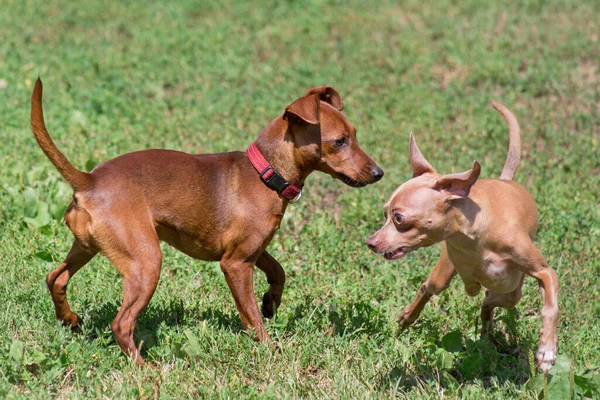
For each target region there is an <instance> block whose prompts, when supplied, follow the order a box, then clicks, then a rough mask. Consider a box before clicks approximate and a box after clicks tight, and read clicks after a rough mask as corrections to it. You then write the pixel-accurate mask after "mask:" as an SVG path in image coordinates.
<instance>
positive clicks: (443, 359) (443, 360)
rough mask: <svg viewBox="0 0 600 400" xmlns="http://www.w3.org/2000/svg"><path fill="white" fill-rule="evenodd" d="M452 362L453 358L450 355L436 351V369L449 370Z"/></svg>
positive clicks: (442, 350) (441, 350)
mask: <svg viewBox="0 0 600 400" xmlns="http://www.w3.org/2000/svg"><path fill="white" fill-rule="evenodd" d="M453 362H454V356H453V355H452V353H450V352H448V351H446V350H444V349H437V367H438V368H439V369H441V370H449V369H452V364H453Z"/></svg>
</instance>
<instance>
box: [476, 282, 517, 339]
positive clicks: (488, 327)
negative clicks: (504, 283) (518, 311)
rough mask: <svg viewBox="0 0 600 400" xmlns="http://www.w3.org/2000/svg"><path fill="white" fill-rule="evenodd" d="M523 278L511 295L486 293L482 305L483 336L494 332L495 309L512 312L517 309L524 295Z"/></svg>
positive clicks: (489, 291)
mask: <svg viewBox="0 0 600 400" xmlns="http://www.w3.org/2000/svg"><path fill="white" fill-rule="evenodd" d="M524 278H525V275H523V277H522V278H521V282H520V283H519V286H518V287H517V288H516V289H515V290H514V291H512V292H510V293H494V292H492V291H491V290H486V291H485V298H484V299H483V304H482V305H481V334H482V335H486V334H488V333H492V331H493V330H494V308H496V307H502V308H506V309H507V310H510V309H512V308H515V307H516V305H517V304H519V301H520V300H521V295H522V290H521V288H522V286H523V279H524Z"/></svg>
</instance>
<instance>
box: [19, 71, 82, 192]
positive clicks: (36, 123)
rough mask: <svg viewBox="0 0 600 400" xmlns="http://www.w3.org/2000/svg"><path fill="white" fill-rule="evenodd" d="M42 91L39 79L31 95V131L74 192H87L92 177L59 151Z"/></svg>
mask: <svg viewBox="0 0 600 400" xmlns="http://www.w3.org/2000/svg"><path fill="white" fill-rule="evenodd" d="M42 90H43V89H42V81H41V80H40V78H38V80H37V81H36V82H35V87H34V88H33V94H32V95H31V129H32V130H33V134H34V135H35V139H36V140H37V142H38V144H39V145H40V147H41V148H42V150H43V151H44V153H45V154H46V157H48V158H49V159H50V161H51V162H52V164H54V166H55V167H56V169H58V172H60V174H61V175H62V176H64V178H65V179H66V180H67V181H68V182H69V183H70V184H71V187H73V190H75V191H77V190H85V189H86V188H88V187H89V186H90V185H91V184H92V177H91V175H90V174H88V173H85V172H82V171H79V170H78V169H77V168H75V167H74V166H73V164H71V162H70V161H69V160H67V157H65V156H64V154H63V153H61V152H60V150H58V148H57V147H56V145H55V144H54V142H53V141H52V138H50V135H49V134H48V131H47V130H46V124H45V123H44V111H43V110H42Z"/></svg>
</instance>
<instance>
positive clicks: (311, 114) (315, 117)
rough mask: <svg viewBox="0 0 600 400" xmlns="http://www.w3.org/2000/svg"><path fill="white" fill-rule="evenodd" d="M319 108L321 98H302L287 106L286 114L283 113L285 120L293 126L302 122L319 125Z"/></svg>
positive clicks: (315, 96)
mask: <svg viewBox="0 0 600 400" xmlns="http://www.w3.org/2000/svg"><path fill="white" fill-rule="evenodd" d="M319 107H320V103H319V96H317V95H313V96H307V97H300V98H299V99H298V100H296V101H294V102H293V103H292V104H290V105H289V106H287V108H286V109H285V113H283V119H285V120H286V121H288V122H289V123H290V124H293V125H298V124H301V123H302V121H304V123H307V124H311V125H317V124H318V123H319V122H320V116H319Z"/></svg>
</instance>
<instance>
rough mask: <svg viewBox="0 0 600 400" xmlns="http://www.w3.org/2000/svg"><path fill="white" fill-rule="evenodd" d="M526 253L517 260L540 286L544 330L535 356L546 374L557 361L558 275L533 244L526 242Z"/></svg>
mask: <svg viewBox="0 0 600 400" xmlns="http://www.w3.org/2000/svg"><path fill="white" fill-rule="evenodd" d="M526 243H527V247H526V248H525V249H524V250H525V251H521V252H519V253H520V254H517V255H516V259H517V260H518V262H519V263H520V265H521V266H522V269H523V272H525V273H526V274H527V275H529V276H532V277H534V278H536V279H537V280H538V281H539V284H540V290H541V292H542V298H543V301H544V306H543V307H542V329H541V330H540V347H538V350H537V352H536V354H535V356H536V359H537V361H538V366H539V367H540V369H541V370H542V372H543V373H544V374H547V373H548V371H550V369H551V368H552V365H554V362H555V361H556V353H557V350H556V347H557V342H558V335H557V332H556V329H557V328H556V327H557V324H558V275H557V274H556V272H555V271H554V270H553V269H552V268H550V266H549V265H548V264H547V263H546V260H545V259H544V256H543V255H542V254H541V253H540V252H539V250H538V249H537V248H536V247H535V246H534V245H533V243H531V241H528V242H526Z"/></svg>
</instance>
